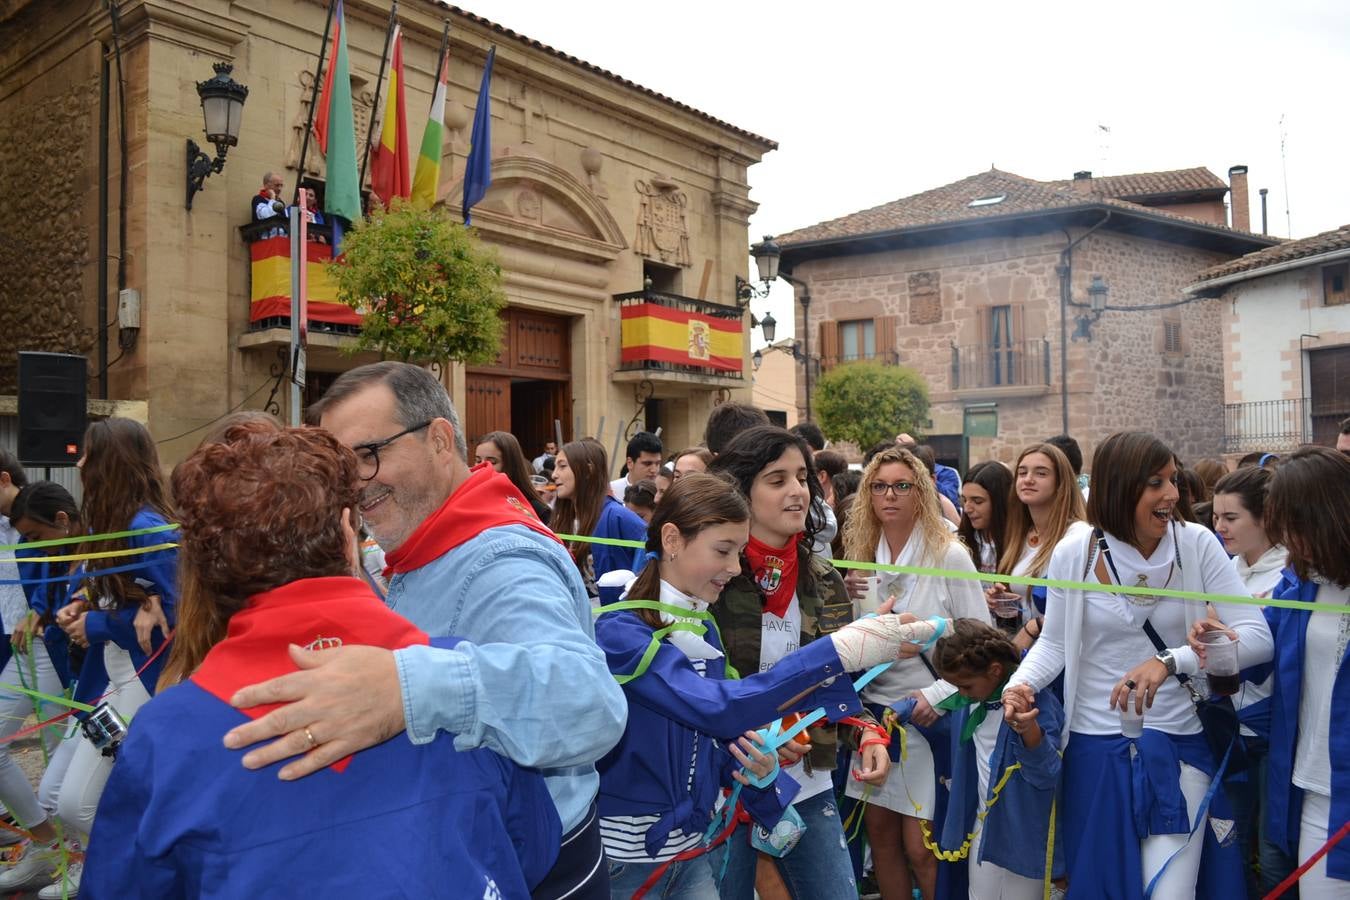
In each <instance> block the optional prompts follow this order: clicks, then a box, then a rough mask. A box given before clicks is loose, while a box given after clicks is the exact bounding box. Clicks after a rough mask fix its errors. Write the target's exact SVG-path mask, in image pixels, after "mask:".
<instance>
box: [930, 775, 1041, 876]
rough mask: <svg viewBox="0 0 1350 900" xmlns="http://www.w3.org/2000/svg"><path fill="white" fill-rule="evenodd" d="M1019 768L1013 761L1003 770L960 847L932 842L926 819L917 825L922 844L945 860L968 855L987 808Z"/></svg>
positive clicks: (959, 859)
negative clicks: (942, 846) (943, 847)
mask: <svg viewBox="0 0 1350 900" xmlns="http://www.w3.org/2000/svg"><path fill="white" fill-rule="evenodd" d="M1020 768H1022V764H1021V763H1020V762H1019V763H1013V764H1012V765H1011V766H1008V768H1006V769H1004V770H1003V777H1002V778H1000V779H999V780H998V784H996V785H994V791H993V794H992V796H990V798H989V802H987V803H986V804H985V805H984V809H982V810H980V811H979V812H977V813H976V814H975V830H973V831H971V832H970V833H969V834H967V835H966V840H965V843H963V844H962V845H961V847H960V849H957V850H943V849H942V848H941V847H939V846H938V845H937V844H936V843H934V842H933V831H932V829H930V828H929V827H928V820H927V819H920V820H919V827H920V828H921V829H923V845H924V846H925V847H927V848H928V849H929V850H931V851H933V855H934V856H936V857H937V858H938V859H941V860H944V861H946V862H960V861H961V860H963V859H965V858H966V857H967V856H969V855H970V848H971V846H972V845H973V844H974V843H975V836H976V835H978V834H979V833H980V829H981V828H982V827H983V826H984V820H985V817H986V816H988V815H989V810H991V809H993V808H994V804H996V803H998V798H999V797H1000V796H1001V795H1002V793H1003V788H1004V786H1006V785H1007V783H1008V780H1009V779H1011V778H1012V776H1013V772H1016V771H1017V770H1018V769H1020ZM1047 871H1048V870H1047Z"/></svg>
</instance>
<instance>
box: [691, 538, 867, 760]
mask: <svg viewBox="0 0 1350 900" xmlns="http://www.w3.org/2000/svg"><path fill="white" fill-rule="evenodd" d="M799 553H800V555H801V558H800V559H799V561H798V570H797V571H798V573H799V574H798V577H797V602H798V604H799V605H800V607H801V615H802V626H801V641H800V644H801V646H805V645H807V644H809V643H810V642H811V641H813V640H815V639H817V638H819V637H821V636H822V635H826V634H829V633H830V632H832V631H838V630H839V629H840V628H842V627H843V626H844V625H846V624H848V622H849V621H851V620H852V618H853V602H852V601H851V600H850V599H849V596H848V591H847V589H845V587H844V580H843V579H842V578H840V577H839V573H838V572H836V571H835V570H834V568H833V567H832V566H831V565H830V564H829V563H828V562H827V561H826V560H825V559H823V558H821V557H819V556H815V555H813V554H811V552H810V547H809V546H808V545H805V544H803V545H802V546H801V547H799ZM709 612H711V613H712V616H713V619H714V620H715V621H716V622H717V628H718V631H719V632H720V634H721V638H722V646H723V647H725V648H726V653H727V661H728V662H730V663H731V665H732V667H734V668H735V669H736V671H737V672H739V673H740V674H741V676H742V677H744V676H747V675H753V674H755V673H756V672H758V671H759V650H760V638H761V636H762V635H763V615H764V592H763V591H762V590H761V589H760V587H759V585H758V584H756V583H755V577H754V575H753V574H752V573H751V571H750V566H749V563H748V562H746V560H745V557H744V556H742V557H741V574H740V575H737V576H736V577H735V578H733V579H732V580H731V581H730V582H728V583H727V586H726V587H725V588H724V589H723V590H722V596H721V598H720V599H719V600H718V601H717V602H716V603H714V604H713V605H712V607H711V609H710V610H709ZM859 718H861V719H864V720H867V721H871V720H872V716H871V715H870V714H869V713H867V712H864V713H863V714H862V715H860V716H859ZM766 724H767V723H766ZM844 730H845V731H846V732H848V734H847V735H846V737H847V738H849V740H850V744H851V745H852V746H855V747H856V746H857V744H856V736H855V735H854V734H853V733H852V732H854V731H855V730H856V729H853V728H846V729H844ZM839 731H840V730H839V728H838V727H837V726H835V725H823V726H812V727H811V728H808V729H807V736H808V737H809V738H810V739H811V752H810V754H809V755H808V756H807V759H806V766H807V770H808V771H814V770H820V771H830V770H832V769H834V767H835V761H836V758H837V751H838V746H839V739H840V734H839Z"/></svg>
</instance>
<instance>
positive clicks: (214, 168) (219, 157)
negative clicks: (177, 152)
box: [187, 62, 248, 210]
mask: <svg viewBox="0 0 1350 900" xmlns="http://www.w3.org/2000/svg"><path fill="white" fill-rule="evenodd" d="M213 68H214V69H215V70H216V75H215V77H214V78H209V79H207V80H206V81H199V82H197V96H198V97H200V98H201V103H202V118H203V119H204V120H205V124H206V128H205V131H206V139H207V140H208V141H210V142H211V143H212V144H215V145H216V158H215V159H212V158H211V157H209V156H207V155H206V153H204V152H203V151H202V149H201V148H200V147H198V146H197V142H196V141H194V140H193V139H192V138H188V142H187V208H188V209H189V210H191V209H192V195H193V194H195V193H197V192H198V191H200V190H201V189H202V185H203V184H204V183H205V181H206V179H207V177H208V176H209V175H210V174H211V173H212V172H220V171H222V170H223V169H224V168H225V152H226V151H227V150H229V149H230V148H231V147H233V146H235V145H236V144H238V143H239V123H240V119H241V118H242V117H243V114H244V100H245V99H246V98H247V97H248V88H246V87H245V86H244V85H242V84H240V83H239V82H237V81H235V80H234V79H233V78H231V77H230V73H231V72H232V71H234V66H232V65H230V64H229V63H223V62H218V63H216V64H215V65H214V66H213Z"/></svg>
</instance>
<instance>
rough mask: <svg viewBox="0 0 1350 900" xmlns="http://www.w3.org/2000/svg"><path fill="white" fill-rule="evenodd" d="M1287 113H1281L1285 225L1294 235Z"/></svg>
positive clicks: (1291, 234)
mask: <svg viewBox="0 0 1350 900" xmlns="http://www.w3.org/2000/svg"><path fill="white" fill-rule="evenodd" d="M1284 119H1285V114H1284V113H1280V168H1281V169H1282V170H1283V172H1284V227H1285V228H1286V229H1288V233H1289V237H1291V238H1292V237H1293V236H1294V220H1293V218H1292V217H1290V215H1289V155H1288V153H1287V152H1286V150H1285V142H1286V141H1287V140H1288V138H1289V132H1288V130H1287V129H1286V128H1285V127H1284Z"/></svg>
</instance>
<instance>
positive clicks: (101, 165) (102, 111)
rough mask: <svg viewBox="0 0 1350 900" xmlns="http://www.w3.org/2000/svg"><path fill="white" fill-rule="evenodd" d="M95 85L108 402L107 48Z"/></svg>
mask: <svg viewBox="0 0 1350 900" xmlns="http://www.w3.org/2000/svg"><path fill="white" fill-rule="evenodd" d="M102 51H103V52H102V56H103V69H102V75H101V77H100V78H99V85H98V305H97V310H98V330H97V332H95V340H96V341H97V343H98V398H99V399H100V400H107V399H108V93H109V85H108V79H109V78H110V76H111V67H110V66H109V64H108V48H107V47H103V48H102Z"/></svg>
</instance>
